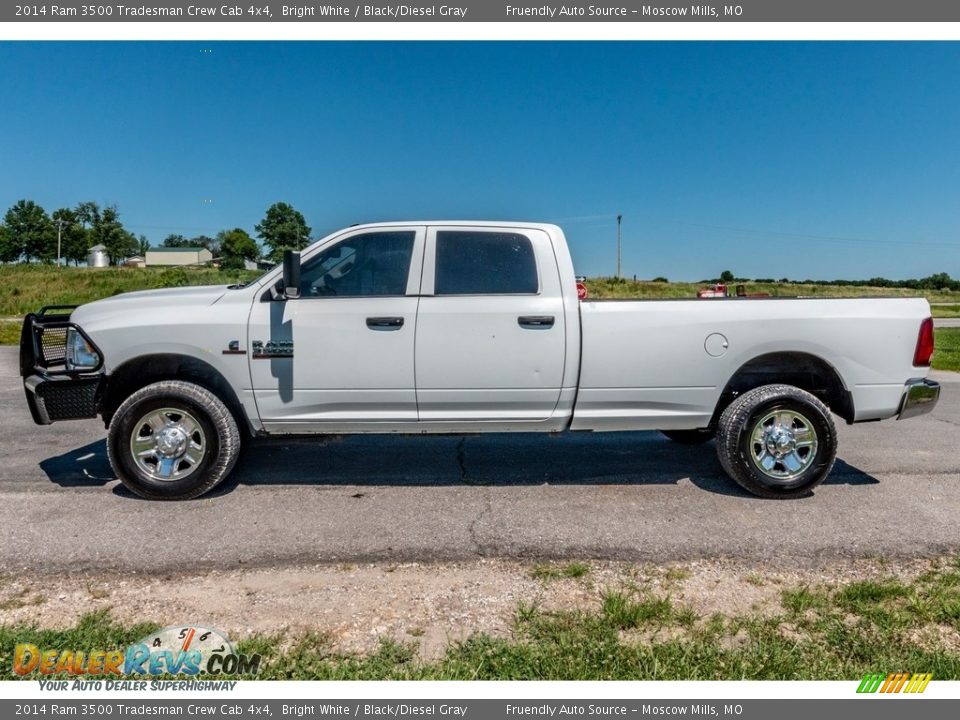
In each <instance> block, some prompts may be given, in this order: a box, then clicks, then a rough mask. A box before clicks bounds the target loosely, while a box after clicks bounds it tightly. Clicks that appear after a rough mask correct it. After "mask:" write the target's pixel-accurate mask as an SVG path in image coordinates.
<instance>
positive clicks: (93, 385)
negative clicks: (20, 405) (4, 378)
mask: <svg viewBox="0 0 960 720" xmlns="http://www.w3.org/2000/svg"><path fill="white" fill-rule="evenodd" d="M70 310H73V308H72V307H63V306H60V307H49V308H43V309H42V310H40V311H39V312H37V313H30V314H29V315H27V316H26V317H25V318H24V319H23V329H22V331H21V334H20V375H21V377H23V390H24V394H25V395H26V397H27V405H28V407H29V408H30V415H31V416H32V417H33V421H34V422H35V423H37V424H38V425H49V424H50V423H52V422H54V421H56V420H80V419H84V418H94V417H96V416H97V413H98V411H99V408H100V397H101V395H102V391H103V386H104V383H105V379H104V376H103V374H102V373H101V372H100V369H101V368H102V365H103V363H102V358H103V354H102V353H100V351H99V349H97V352H98V353H99V354H100V358H101V362H100V365H99V366H98V367H96V368H92V369H91V370H89V371H82V372H81V371H75V370H69V369H67V364H66V338H67V329H68V328H71V327H72V328H74V329H76V330H77V331H78V332H80V333H81V334H83V336H84V338H86V340H87V341H88V342H90V343H91V345H92V341H90V339H89V338H88V337H87V336H86V334H85V333H83V330H81V329H80V328H79V327H78V326H77V325H76V324H75V323H72V322H70V313H69V312H65V311H70ZM93 347H96V346H93Z"/></svg>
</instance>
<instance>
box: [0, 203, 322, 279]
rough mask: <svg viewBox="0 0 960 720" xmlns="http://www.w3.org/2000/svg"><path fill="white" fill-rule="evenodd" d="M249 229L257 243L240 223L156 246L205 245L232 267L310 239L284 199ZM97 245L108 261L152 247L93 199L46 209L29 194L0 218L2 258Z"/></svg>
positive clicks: (63, 254) (80, 253) (68, 258)
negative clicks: (211, 233)
mask: <svg viewBox="0 0 960 720" xmlns="http://www.w3.org/2000/svg"><path fill="white" fill-rule="evenodd" d="M254 229H255V230H256V232H257V237H258V238H260V240H261V242H262V243H263V246H262V247H261V246H260V245H258V244H257V241H256V240H254V239H253V237H252V236H251V235H250V234H249V233H248V232H247V231H246V230H243V229H241V228H233V229H232V230H221V231H220V232H219V233H217V234H216V236H215V237H208V236H206V235H200V236H198V237H194V238H186V237H184V236H182V235H168V236H167V237H166V238H165V239H164V240H163V242H162V243H161V247H168V248H171V247H205V248H207V249H208V250H210V252H211V253H212V254H213V256H214V258H215V259H216V260H217V261H218V263H219V264H220V266H221V267H223V268H235V267H243V265H244V261H245V260H258V259H260V257H261V256H265V257H266V258H267V259H269V260H271V261H273V262H278V261H279V260H280V258H281V257H282V256H283V251H284V250H285V249H287V248H293V249H298V250H299V249H300V248H302V247H305V246H306V245H308V244H310V241H311V240H310V233H311V228H310V226H309V225H307V223H306V221H305V220H304V218H303V215H302V214H300V212H299V211H298V210H296V209H294V208H293V207H292V206H291V205H289V204H287V203H283V202H278V203H274V204H273V205H271V206H270V207H269V208H268V209H267V212H266V215H265V216H264V218H263V220H261V221H260V222H259V223H258V224H257V225H256V226H255V227H254ZM98 245H99V246H101V247H102V248H103V250H104V252H105V253H106V255H107V257H109V259H110V264H111V265H117V264H119V263H121V262H122V261H123V260H124V259H126V258H129V257H131V256H134V255H141V256H142V255H145V254H146V253H147V251H148V250H150V247H151V246H150V242H149V241H148V240H147V238H146V237H145V236H144V235H140V236H135V235H134V234H133V233H132V232H130V231H129V230H127V229H126V228H125V227H124V226H123V223H122V222H121V221H120V212H119V210H118V209H117V206H116V205H108V206H106V207H100V205H98V204H97V203H95V202H81V203H79V204H77V205H76V206H75V207H63V208H59V209H57V210H54V211H53V213H50V214H48V213H47V211H46V210H44V209H43V208H42V207H41V206H40V205H38V204H37V203H35V202H33V201H32V200H20V201H18V202H17V203H15V204H14V205H13V206H12V207H10V209H9V210H7V212H6V214H5V215H4V216H3V220H2V222H0V262H3V263H32V262H41V263H51V262H54V261H56V260H58V259H59V260H60V261H61V262H64V263H71V262H72V263H74V264H76V265H79V264H80V263H83V262H85V261H86V260H87V253H88V251H89V250H90V248H92V247H94V246H98Z"/></svg>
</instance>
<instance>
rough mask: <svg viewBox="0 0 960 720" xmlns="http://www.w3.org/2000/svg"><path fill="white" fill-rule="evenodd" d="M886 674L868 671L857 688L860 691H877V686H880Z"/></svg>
mask: <svg viewBox="0 0 960 720" xmlns="http://www.w3.org/2000/svg"><path fill="white" fill-rule="evenodd" d="M884 677H885V675H883V673H867V674H866V675H864V676H863V680H861V681H860V687H858V688H857V692H858V693H875V692H876V691H877V688H879V687H880V683H882V682H883V678H884Z"/></svg>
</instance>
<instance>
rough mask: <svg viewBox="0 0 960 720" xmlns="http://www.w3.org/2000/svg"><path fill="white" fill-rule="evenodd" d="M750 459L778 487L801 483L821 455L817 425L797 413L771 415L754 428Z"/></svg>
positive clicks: (790, 411) (765, 416)
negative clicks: (802, 477)
mask: <svg viewBox="0 0 960 720" xmlns="http://www.w3.org/2000/svg"><path fill="white" fill-rule="evenodd" d="M750 450H751V452H750V457H751V459H752V460H753V464H754V465H756V467H757V469H758V470H760V472H761V473H763V474H764V475H765V476H766V477H768V478H770V479H771V480H774V481H776V482H778V483H789V482H790V481H792V480H795V479H797V478H798V477H800V476H801V475H803V472H804V471H805V470H806V469H807V468H808V467H809V466H810V464H811V463H812V462H813V460H814V458H815V457H816V455H817V432H816V430H815V429H814V427H813V424H812V423H811V422H810V421H809V420H808V419H807V418H806V417H804V416H803V415H801V414H800V413H798V412H795V411H793V410H775V411H773V412H770V413H767V414H766V415H764V416H763V417H762V418H760V420H759V421H757V423H756V424H755V425H754V426H753V431H752V433H751V436H750Z"/></svg>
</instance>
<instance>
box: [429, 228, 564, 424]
mask: <svg viewBox="0 0 960 720" xmlns="http://www.w3.org/2000/svg"><path fill="white" fill-rule="evenodd" d="M564 352H565V323H564V316H563V300H562V297H561V289H560V278H559V272H558V269H557V263H556V260H555V259H554V254H553V247H552V245H551V242H550V238H549V236H548V235H547V234H546V233H545V232H543V231H541V230H535V229H531V228H509V227H504V228H496V227H479V228H478V227H457V226H449V227H430V228H428V229H427V242H426V252H425V255H424V268H423V284H422V296H421V298H420V307H419V310H418V312H417V341H416V380H417V403H418V405H419V417H420V421H421V422H447V421H451V422H458V421H468V422H469V421H506V422H513V421H516V422H523V421H542V420H546V419H547V418H549V417H550V416H551V414H552V413H553V411H554V409H555V408H556V406H557V402H558V400H559V397H560V389H561V386H562V382H563V368H564Z"/></svg>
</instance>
